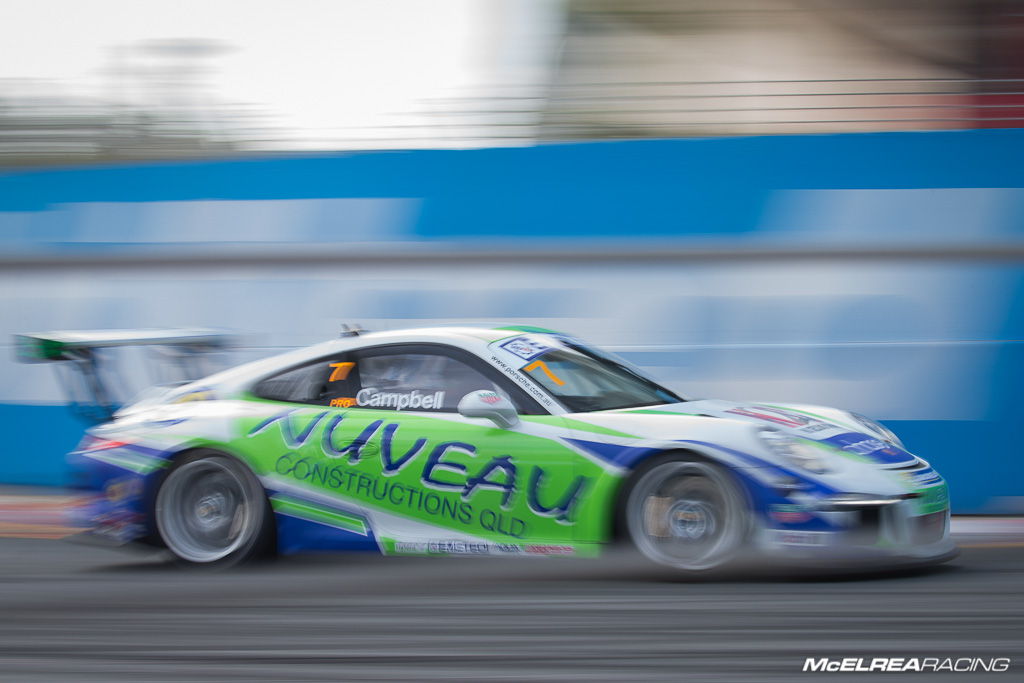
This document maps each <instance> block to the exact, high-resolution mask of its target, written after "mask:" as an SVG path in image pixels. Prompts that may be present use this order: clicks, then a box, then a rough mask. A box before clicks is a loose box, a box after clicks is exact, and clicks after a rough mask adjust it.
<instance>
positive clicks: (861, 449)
mask: <svg viewBox="0 0 1024 683" xmlns="http://www.w3.org/2000/svg"><path fill="white" fill-rule="evenodd" d="M888 447H889V446H888V444H886V443H885V442H884V441H880V440H878V439H864V440H862V441H855V442H854V443H848V444H846V445H845V446H843V450H844V451H849V452H851V453H856V454H857V455H870V454H872V453H874V452H875V451H880V450H882V449H885V448H888Z"/></svg>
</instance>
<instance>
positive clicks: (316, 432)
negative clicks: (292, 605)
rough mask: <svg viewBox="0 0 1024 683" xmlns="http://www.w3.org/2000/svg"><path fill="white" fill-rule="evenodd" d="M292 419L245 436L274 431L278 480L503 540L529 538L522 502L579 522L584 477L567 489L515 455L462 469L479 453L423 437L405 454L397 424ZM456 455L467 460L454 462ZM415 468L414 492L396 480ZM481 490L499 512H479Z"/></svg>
mask: <svg viewBox="0 0 1024 683" xmlns="http://www.w3.org/2000/svg"><path fill="white" fill-rule="evenodd" d="M294 413H295V411H294V410H287V411H284V412H282V413H279V414H277V415H274V416H273V417H270V418H268V419H266V420H264V421H263V422H261V423H260V424H258V425H256V426H255V427H254V428H253V429H252V430H251V431H250V432H249V434H248V436H249V437H253V436H256V435H257V434H260V433H261V432H264V431H265V430H267V429H270V428H271V427H272V426H274V425H277V427H278V428H279V430H280V435H281V438H282V440H283V442H284V445H285V446H286V447H287V448H288V449H290V450H289V452H286V453H284V454H283V455H281V456H280V457H279V458H278V459H277V460H276V462H275V465H274V470H275V472H276V473H277V474H278V475H281V476H287V477H290V478H293V479H296V480H299V481H302V482H306V483H310V484H318V485H320V486H324V487H327V488H330V489H333V490H336V491H338V492H339V493H343V494H346V495H348V496H351V497H353V498H356V499H362V500H365V501H368V502H372V501H378V502H380V503H382V504H385V505H386V506H387V507H389V508H399V509H401V508H408V509H410V510H415V511H417V512H421V513H425V514H426V515H429V516H432V517H435V516H436V517H440V518H446V519H449V520H451V521H453V522H458V523H460V524H465V525H473V526H477V527H480V528H483V529H485V530H487V531H491V532H494V533H497V534H501V535H503V536H510V537H514V538H523V537H525V536H526V535H527V534H528V532H529V527H528V523H527V520H524V519H521V518H519V517H516V516H514V515H513V514H511V513H510V512H509V510H510V509H511V508H512V506H513V504H514V503H516V502H517V501H523V502H525V506H524V507H525V509H526V510H528V511H529V513H531V514H532V515H535V516H537V517H543V518H550V519H553V520H554V521H555V522H558V523H559V524H566V525H571V524H574V523H575V521H574V517H573V514H574V511H575V509H576V507H577V505H578V503H579V502H580V501H581V499H582V498H583V494H584V492H585V491H586V490H587V488H588V486H589V484H590V479H589V478H588V477H584V476H575V477H571V478H569V480H568V481H567V482H566V483H564V484H563V483H558V482H553V479H554V478H553V477H552V476H551V474H550V472H549V471H548V470H546V469H545V468H543V467H541V466H539V465H531V466H529V467H520V466H519V465H517V463H516V461H515V459H514V458H513V457H512V456H510V455H501V456H498V457H492V458H490V459H489V460H488V461H486V462H484V463H482V464H481V465H479V466H478V467H474V466H472V465H469V464H462V463H464V462H467V459H468V460H470V461H471V460H472V459H473V458H476V457H477V447H476V446H475V445H474V444H472V443H466V442H461V441H442V442H438V443H430V442H429V441H428V439H427V438H426V437H419V438H416V439H415V440H414V441H413V442H412V444H411V445H410V446H409V447H408V448H407V449H406V450H405V451H404V452H401V451H400V450H397V449H395V447H394V441H395V437H396V434H397V433H398V431H399V429H400V427H401V425H400V423H397V422H391V423H388V424H385V423H384V420H374V421H372V422H370V423H369V424H365V423H363V422H357V421H356V420H358V418H356V419H355V420H353V414H352V413H341V414H336V415H333V416H332V417H331V418H330V419H325V418H326V417H327V416H328V415H330V413H329V412H327V411H323V412H320V413H318V414H316V415H314V416H312V418H311V419H308V421H305V420H302V421H301V422H300V419H298V418H296V416H295V414H294ZM371 440H373V441H372V443H371ZM307 444H309V445H313V444H319V448H318V449H316V451H315V453H310V452H309V451H308V449H307V451H306V452H305V453H300V452H295V451H297V450H299V449H301V448H303V446H305V445H307ZM314 447H315V446H314ZM455 454H461V456H462V457H460V458H458V459H453V458H452V456H453V455H455ZM467 456H468V458H467ZM321 458H326V460H323V459H321ZM367 458H379V459H380V466H381V472H380V474H379V475H377V474H373V475H371V474H367V473H364V472H359V471H358V470H356V469H354V467H353V466H355V465H358V464H359V463H360V462H364V461H365V460H366V459H367ZM410 467H415V468H416V470H415V471H418V485H417V486H409V485H408V484H405V483H401V482H398V481H395V480H393V479H392V477H394V476H395V475H397V474H398V473H399V472H403V471H405V470H406V468H410ZM481 490H492V491H497V492H499V493H500V509H496V510H494V509H480V508H479V506H476V507H475V506H474V505H473V499H474V498H475V497H476V495H477V494H478V493H479V491H481ZM446 493H447V494H449V495H444V494H446ZM450 494H456V495H455V496H452V495H450Z"/></svg>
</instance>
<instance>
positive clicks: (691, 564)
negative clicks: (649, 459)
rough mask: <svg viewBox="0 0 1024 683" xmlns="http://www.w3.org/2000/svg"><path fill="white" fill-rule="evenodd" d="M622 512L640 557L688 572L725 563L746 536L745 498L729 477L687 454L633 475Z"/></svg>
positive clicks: (653, 465) (726, 472)
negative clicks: (640, 554)
mask: <svg viewBox="0 0 1024 683" xmlns="http://www.w3.org/2000/svg"><path fill="white" fill-rule="evenodd" d="M624 512H625V520H624V521H625V526H626V530H627V532H628V534H629V537H630V539H631V540H632V541H633V544H634V545H635V546H636V547H637V549H638V550H639V551H640V552H641V553H643V555H644V556H646V557H647V558H648V559H650V560H653V561H654V562H657V563H659V564H663V565H667V566H670V567H675V568H677V569H681V570H685V571H688V572H700V571H707V570H710V569H714V568H716V567H720V566H722V565H724V564H726V563H727V562H729V560H731V559H733V558H734V557H735V555H736V553H737V551H738V550H739V548H740V545H741V544H742V542H743V539H744V538H745V536H746V530H747V510H746V505H745V499H744V497H743V494H742V492H741V491H740V489H739V486H738V485H737V483H736V482H735V481H734V479H733V477H732V475H730V474H729V472H728V471H726V470H725V469H724V468H722V467H720V466H718V465H715V464H712V463H709V462H706V461H703V460H697V459H692V458H688V457H686V456H674V457H671V458H668V459H665V460H661V461H658V462H655V463H653V464H652V465H650V466H648V467H647V468H646V469H645V470H641V471H639V472H637V474H636V476H635V478H634V480H633V482H632V485H631V486H630V487H629V489H628V491H627V492H626V498H625V506H624Z"/></svg>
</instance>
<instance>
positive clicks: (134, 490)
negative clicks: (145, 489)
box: [103, 477, 142, 503]
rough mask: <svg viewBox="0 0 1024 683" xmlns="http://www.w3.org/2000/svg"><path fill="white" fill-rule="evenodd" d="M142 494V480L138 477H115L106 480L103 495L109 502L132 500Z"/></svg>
mask: <svg viewBox="0 0 1024 683" xmlns="http://www.w3.org/2000/svg"><path fill="white" fill-rule="evenodd" d="M141 494H142V480H141V479H139V478H138V477H117V478H114V479H111V480H109V481H107V483H106V485H105V486H104V487H103V495H104V497H105V498H106V499H107V500H109V501H110V502H111V503H120V502H123V501H125V500H134V499H136V498H138V497H139V496H140V495H141Z"/></svg>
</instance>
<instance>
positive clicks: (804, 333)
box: [0, 0, 1024, 513]
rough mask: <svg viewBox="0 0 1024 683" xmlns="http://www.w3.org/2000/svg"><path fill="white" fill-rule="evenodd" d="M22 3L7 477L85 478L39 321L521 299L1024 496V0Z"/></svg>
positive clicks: (262, 336) (281, 343) (307, 314)
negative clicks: (850, 414) (29, 352)
mask: <svg viewBox="0 0 1024 683" xmlns="http://www.w3.org/2000/svg"><path fill="white" fill-rule="evenodd" d="M0 15H2V17H3V19H2V20H0V311H2V314H0V325H2V329H0V332H2V333H3V334H2V336H0V340H3V343H4V344H6V345H7V346H8V358H9V360H8V361H4V362H3V363H0V421H2V422H0V424H3V426H4V431H5V433H6V441H7V446H8V456H7V457H5V458H3V459H0V483H6V484H35V485H60V484H62V483H64V470H63V464H62V463H63V455H64V453H65V452H66V451H67V450H69V449H70V448H71V447H72V446H73V445H74V444H75V442H76V441H77V439H78V438H79V435H80V433H81V425H79V424H78V423H76V422H75V421H74V418H73V417H72V416H71V415H70V414H69V413H68V411H67V410H66V408H65V407H63V406H62V403H63V391H62V386H61V385H60V382H59V381H58V377H57V375H56V374H54V373H53V372H52V371H51V369H50V368H45V367H40V366H31V365H18V364H16V363H15V362H14V361H13V351H12V350H11V349H10V341H11V335H12V334H14V333H17V332H39V331H46V330H53V329H99V328H137V327H178V326H184V327H216V328H225V329H228V330H231V331H234V332H237V333H239V334H240V339H241V347H240V348H239V349H237V351H236V353H235V355H234V357H233V359H232V360H234V361H241V360H246V359H250V358H255V357H259V356H264V355H267V354H270V353H275V352H278V351H282V350H285V349H288V348H292V347H295V346H299V345H305V344H309V343H312V342H316V341H319V340H322V339H325V338H329V337H332V336H335V335H336V334H337V333H338V331H339V329H340V325H341V324H342V323H360V324H362V325H363V326H365V327H367V328H368V329H393V328H399V327H406V326H421V325H432V324H436V323H445V324H447V323H487V324H490V323H492V322H503V323H529V324H538V325H542V326H545V327H551V328H555V329H561V330H565V331H567V332H571V333H573V334H575V335H578V336H581V337H584V338H586V339H588V340H590V341H592V342H593V343H596V344H599V345H603V346H606V347H608V348H610V349H612V350H615V351H618V352H620V353H622V354H623V355H625V356H627V357H629V358H630V359H631V360H633V361H634V362H636V363H638V364H640V365H642V366H645V367H647V368H649V369H650V370H651V371H652V372H654V373H656V374H657V375H658V376H660V377H662V378H664V379H665V381H666V383H667V384H669V385H671V386H672V387H673V388H675V389H677V390H679V391H681V392H682V393H684V394H686V395H689V396H695V397H720V398H734V399H745V400H771V401H790V402H802V403H812V404H813V403H817V404H827V405H833V406H837V407H841V408H846V409H850V410H855V411H857V412H861V413H865V414H868V415H871V416H873V417H876V418H880V419H882V420H884V421H885V422H886V423H887V424H888V425H889V426H891V427H893V428H894V429H896V430H897V431H898V432H899V433H900V434H901V435H902V436H903V437H904V441H905V442H906V443H907V445H908V447H909V448H910V450H912V451H914V452H916V453H918V454H920V455H921V456H922V457H924V458H926V459H928V460H929V461H931V462H932V463H933V464H934V465H935V466H936V467H937V468H938V469H939V470H940V471H941V472H942V473H943V474H944V475H945V476H946V478H947V479H948V480H949V481H950V486H951V498H952V502H953V509H954V512H959V513H964V512H968V513H982V512H987V513H997V512H999V513H1005V512H1024V464H1022V460H1021V459H1020V458H1019V456H1018V452H1017V450H1018V448H1019V444H1020V443H1022V439H1024V433H1022V432H1024V427H1022V424H1024V422H1022V420H1021V419H1020V417H1021V415H1020V408H1019V405H1020V403H1021V402H1020V400H1019V399H1018V397H1017V395H1016V394H1017V391H1018V390H1019V387H1020V386H1021V380H1022V379H1024V355H1022V346H1021V340H1022V339H1024V267H1022V266H1024V239H1022V238H1024V167H1022V164H1021V163H1020V162H1021V159H1022V158H1024V157H1022V152H1024V131H1022V130H1021V126H1022V124H1024V3H1020V2H1016V1H1009V0H991V1H987V0H905V1H904V2H899V3H893V2H882V1H881V0H674V1H669V0H619V1H616V0H488V1H485V2H483V1H476V0H433V1H432V2H429V3H427V2H417V1H410V0H392V1H391V2H388V3H375V2H364V1H356V0H331V1H329V2H328V1H313V0H295V2H292V3H287V4H282V3H274V2H248V3H245V5H244V7H242V6H241V5H239V4H236V3H209V2H206V1H205V0H204V1H203V2H197V1H194V0H179V2H177V3H174V4H171V3H166V4H154V3H137V2H131V1H130V0H93V1H92V2H88V3H79V2H72V1H71V0H35V1H33V2H23V1H21V0H7V1H6V2H5V3H4V5H3V8H2V10H0ZM11 454H16V455H17V457H11Z"/></svg>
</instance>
